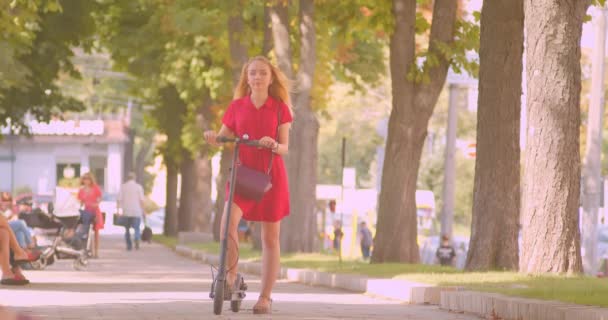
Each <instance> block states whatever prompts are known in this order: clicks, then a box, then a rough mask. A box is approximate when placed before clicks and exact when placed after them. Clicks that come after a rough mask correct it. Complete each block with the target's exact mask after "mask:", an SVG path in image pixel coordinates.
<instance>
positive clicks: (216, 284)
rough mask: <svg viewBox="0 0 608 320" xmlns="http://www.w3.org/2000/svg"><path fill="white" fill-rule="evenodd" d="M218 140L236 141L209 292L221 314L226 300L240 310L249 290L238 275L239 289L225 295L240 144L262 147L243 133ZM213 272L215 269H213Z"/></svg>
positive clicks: (215, 311)
mask: <svg viewBox="0 0 608 320" xmlns="http://www.w3.org/2000/svg"><path fill="white" fill-rule="evenodd" d="M217 141H218V142H221V143H227V142H229V143H234V154H233V156H232V170H231V173H230V192H229V195H228V201H227V202H226V204H227V205H228V208H227V209H226V220H225V221H224V226H225V227H224V230H221V232H224V238H223V239H222V241H221V243H220V264H219V266H218V270H217V274H213V273H212V277H213V283H212V285H211V292H210V293H209V297H210V298H212V299H213V313H214V314H216V315H220V314H221V313H222V306H223V304H224V300H230V309H231V310H232V311H233V312H239V309H240V307H241V301H243V299H244V298H245V290H247V285H246V284H245V283H244V282H243V278H242V277H240V276H238V275H237V278H236V280H235V281H236V282H235V283H239V282H240V284H239V285H238V288H237V289H234V288H233V289H232V292H231V295H230V297H227V296H225V292H224V291H225V290H226V289H228V288H226V273H227V271H228V270H226V252H227V250H228V227H229V221H230V214H231V211H232V205H231V204H232V199H233V197H234V184H235V180H236V170H237V169H236V168H237V165H236V164H237V159H238V158H239V146H240V145H241V144H245V145H248V146H253V147H262V146H261V145H260V143H259V140H249V136H248V135H246V134H245V135H243V137H242V138H226V137H221V136H220V137H217ZM212 272H213V270H212Z"/></svg>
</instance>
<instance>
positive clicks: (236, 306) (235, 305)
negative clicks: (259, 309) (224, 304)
mask: <svg viewBox="0 0 608 320" xmlns="http://www.w3.org/2000/svg"><path fill="white" fill-rule="evenodd" d="M240 309H241V300H231V301H230V310H232V312H239V310H240Z"/></svg>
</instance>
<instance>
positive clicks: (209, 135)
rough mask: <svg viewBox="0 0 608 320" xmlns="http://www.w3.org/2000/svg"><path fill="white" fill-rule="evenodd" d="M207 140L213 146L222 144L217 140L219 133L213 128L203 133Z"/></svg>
mask: <svg viewBox="0 0 608 320" xmlns="http://www.w3.org/2000/svg"><path fill="white" fill-rule="evenodd" d="M203 136H204V137H205V140H206V141H207V142H208V143H209V144H210V145H212V146H216V147H219V146H220V144H219V143H218V142H217V133H216V132H215V131H213V130H207V131H205V133H204V134H203Z"/></svg>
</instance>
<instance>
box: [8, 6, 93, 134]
mask: <svg viewBox="0 0 608 320" xmlns="http://www.w3.org/2000/svg"><path fill="white" fill-rule="evenodd" d="M0 3H1V4H2V5H3V8H2V10H0V20H1V21H2V22H0V29H2V30H3V31H2V35H0V54H2V62H0V66H2V69H0V70H1V71H0V125H2V126H4V125H7V124H9V123H10V124H11V126H12V127H13V128H14V129H16V130H20V129H22V128H26V127H27V126H26V125H25V124H24V123H23V120H24V115H25V114H29V115H31V116H33V117H35V118H36V119H37V120H42V121H48V120H49V119H50V118H51V116H53V115H57V114H60V113H61V112H63V111H80V110H82V109H83V108H84V105H83V104H82V102H80V101H78V100H76V99H73V98H71V97H66V96H64V95H62V93H61V90H59V88H58V87H57V85H56V83H55V81H56V80H57V79H58V77H59V75H60V74H62V73H65V74H69V75H71V76H73V77H79V76H80V75H79V73H78V71H77V70H76V69H75V68H74V66H73V64H72V62H71V60H70V59H71V58H72V57H73V56H74V54H73V52H72V48H73V46H81V47H82V48H85V49H87V50H88V49H90V48H91V46H92V41H93V34H94V32H95V22H94V20H93V19H92V16H91V14H92V13H93V12H94V11H95V10H96V9H97V3H96V2H93V1H89V2H82V1H77V0H57V1H38V0H26V1H12V2H11V3H8V1H2V2H0ZM5 67H6V68H5Z"/></svg>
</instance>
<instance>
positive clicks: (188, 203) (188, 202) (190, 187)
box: [177, 150, 197, 231]
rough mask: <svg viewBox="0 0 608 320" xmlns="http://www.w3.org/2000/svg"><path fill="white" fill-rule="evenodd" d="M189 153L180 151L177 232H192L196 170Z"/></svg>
mask: <svg viewBox="0 0 608 320" xmlns="http://www.w3.org/2000/svg"><path fill="white" fill-rule="evenodd" d="M191 157H192V156H191V155H190V152H189V151H187V150H182V161H181V165H180V174H181V177H182V181H181V190H180V191H181V192H180V197H179V208H178V219H177V229H178V231H192V230H193V228H192V216H193V214H192V211H193V209H194V206H193V202H194V190H195V189H196V180H197V177H196V170H195V166H194V160H193V159H192V158H191Z"/></svg>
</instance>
